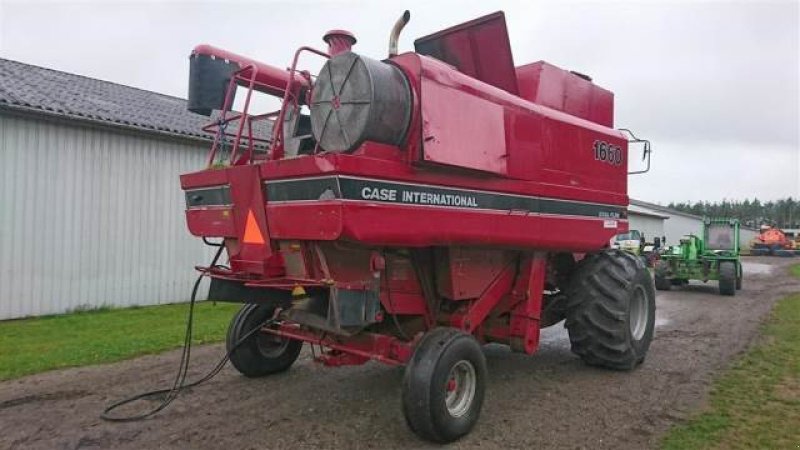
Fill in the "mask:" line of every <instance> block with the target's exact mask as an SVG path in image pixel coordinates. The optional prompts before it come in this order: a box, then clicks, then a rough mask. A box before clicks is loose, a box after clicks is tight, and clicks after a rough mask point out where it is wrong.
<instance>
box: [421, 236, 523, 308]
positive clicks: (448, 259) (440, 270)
mask: <svg viewBox="0 0 800 450" xmlns="http://www.w3.org/2000/svg"><path fill="white" fill-rule="evenodd" d="M437 250H438V251H437V253H436V283H437V289H438V291H439V295H441V296H443V297H445V298H449V299H450V300H465V299H473V298H478V297H480V295H481V294H483V292H484V291H485V290H486V287H487V286H488V285H489V283H490V282H491V280H493V279H494V278H495V277H496V276H497V274H498V273H500V271H501V270H503V268H504V267H506V266H507V265H508V262H509V261H510V259H511V258H512V257H513V254H510V253H509V252H506V251H504V250H496V249H487V248H467V247H448V248H439V249H437Z"/></svg>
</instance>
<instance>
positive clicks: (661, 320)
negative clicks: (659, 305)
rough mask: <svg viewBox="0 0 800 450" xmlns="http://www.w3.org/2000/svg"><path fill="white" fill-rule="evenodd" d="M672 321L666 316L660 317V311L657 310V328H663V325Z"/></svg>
mask: <svg viewBox="0 0 800 450" xmlns="http://www.w3.org/2000/svg"><path fill="white" fill-rule="evenodd" d="M670 322H672V321H671V320H669V319H667V318H666V317H658V312H656V328H661V327H663V326H666V325H669V323H670Z"/></svg>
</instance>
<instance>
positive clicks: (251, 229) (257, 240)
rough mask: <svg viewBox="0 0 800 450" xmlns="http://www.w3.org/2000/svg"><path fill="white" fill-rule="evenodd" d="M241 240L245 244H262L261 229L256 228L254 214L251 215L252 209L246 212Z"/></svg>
mask: <svg viewBox="0 0 800 450" xmlns="http://www.w3.org/2000/svg"><path fill="white" fill-rule="evenodd" d="M242 242H244V243H245V244H263V243H264V235H263V234H261V229H260V228H258V223H257V222H256V216H254V215H253V210H252V209H251V210H250V211H248V212H247V223H246V224H245V226H244V237H243V238H242Z"/></svg>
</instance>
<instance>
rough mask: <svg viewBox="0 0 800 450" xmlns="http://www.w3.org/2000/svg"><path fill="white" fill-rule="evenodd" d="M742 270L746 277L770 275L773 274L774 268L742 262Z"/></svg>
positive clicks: (767, 265)
mask: <svg viewBox="0 0 800 450" xmlns="http://www.w3.org/2000/svg"><path fill="white" fill-rule="evenodd" d="M742 270H743V271H744V273H745V274H746V275H769V274H770V273H771V272H772V266H771V265H769V264H762V263H754V262H746V261H745V262H742Z"/></svg>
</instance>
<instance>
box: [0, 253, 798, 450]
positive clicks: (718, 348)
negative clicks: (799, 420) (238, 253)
mask: <svg viewBox="0 0 800 450" xmlns="http://www.w3.org/2000/svg"><path fill="white" fill-rule="evenodd" d="M791 262H793V259H783V258H747V259H746V260H745V279H744V289H743V290H742V291H741V293H739V294H738V295H737V296H736V297H734V298H730V297H721V296H719V295H717V292H716V283H709V284H708V285H702V284H698V285H692V286H688V287H687V288H684V289H682V290H673V291H671V292H667V293H659V294H658V297H657V304H658V317H657V323H656V325H657V330H656V338H655V340H654V341H653V345H652V347H651V349H650V353H649V355H648V358H647V361H645V363H644V364H643V365H642V366H641V367H640V368H639V369H637V370H635V371H633V372H631V373H624V372H610V371H606V370H601V369H595V368H591V367H587V366H584V365H583V364H582V363H581V362H580V361H579V360H578V359H577V358H576V357H575V356H573V355H572V354H571V353H570V351H569V341H568V338H567V335H566V332H565V330H564V329H563V327H562V325H560V324H559V325H556V326H554V327H551V328H549V329H547V330H544V332H543V333H544V335H543V342H542V347H541V350H540V351H539V353H538V354H536V355H534V356H532V357H529V356H525V355H521V354H516V353H511V352H510V351H509V350H508V349H506V348H504V347H502V346H488V347H486V355H487V358H488V361H489V372H490V382H489V387H488V391H487V400H486V402H485V405H484V409H483V413H482V416H481V420H480V421H479V423H478V426H477V427H476V428H475V430H474V431H473V432H472V434H470V435H469V436H467V437H466V438H464V439H462V440H461V441H459V442H457V443H456V444H454V445H453V447H456V448H473V447H483V448H522V447H525V448H631V449H640V448H645V447H652V446H653V445H654V444H655V443H656V442H657V439H658V436H659V435H660V434H661V433H663V432H664V431H665V430H666V429H667V428H668V427H669V426H670V425H672V424H674V423H675V422H676V421H680V420H681V419H682V418H684V417H686V416H687V414H689V413H690V412H691V411H692V410H694V409H696V408H698V407H700V406H702V404H703V402H704V398H705V396H706V393H707V391H708V386H709V382H710V380H711V379H713V376H714V374H715V373H716V372H717V371H718V370H719V369H720V368H723V367H725V365H726V364H727V363H728V362H729V361H730V360H731V358H732V357H733V356H735V355H736V354H737V353H739V352H741V351H742V350H743V349H745V348H746V347H747V346H748V344H750V343H751V342H752V341H753V339H754V337H755V336H756V335H757V329H758V325H759V323H760V322H761V320H762V319H763V317H764V315H765V314H766V313H767V312H768V311H769V310H770V307H771V306H772V305H773V303H774V301H775V300H776V299H779V298H781V297H783V296H784V295H786V294H787V293H790V292H798V291H800V283H798V282H797V281H795V280H793V279H792V278H790V277H789V276H788V275H787V267H788V265H789V264H790V263H791ZM221 354H222V347H221V346H220V345H212V346H206V347H203V348H198V349H196V351H195V352H193V358H192V359H193V362H194V368H193V370H192V375H194V376H197V375H198V374H200V373H204V372H205V371H206V370H208V369H209V368H210V367H211V366H212V365H213V363H215V362H216V361H217V360H218V358H219V357H220V356H221ZM178 357H179V352H169V353H166V354H163V355H158V356H148V357H142V358H138V359H135V360H131V361H126V362H122V363H117V364H110V365H105V366H97V367H90V368H79V369H69V370H60V371H55V372H50V373H45V374H41V375H34V376H29V377H26V378H23V379H19V380H15V381H8V382H3V383H0V448H25V449H28V448H48V449H50V448H110V447H115V448H137V449H140V448H154V447H167V448H342V449H344V448H347V449H350V448H395V447H397V448H421V447H422V448H424V447H429V446H428V445H427V444H425V443H424V442H421V441H419V440H418V439H417V438H415V437H414V435H413V434H411V432H410V431H408V429H407V428H406V425H405V423H404V420H403V416H402V413H401V411H400V380H401V377H402V374H403V371H402V369H400V368H390V367H385V366H382V365H379V364H372V363H371V364H367V365H365V366H361V367H347V368H339V369H326V368H323V367H319V366H318V365H316V364H314V363H312V361H311V360H310V357H309V355H308V354H307V353H306V354H304V356H301V359H300V360H299V361H298V362H297V363H296V364H295V366H294V367H293V368H292V369H291V370H290V371H289V372H287V373H286V374H282V375H278V376H274V377H272V378H265V379H257V380H251V379H246V378H244V377H241V376H239V375H238V374H237V373H235V371H234V370H233V369H231V368H230V367H228V368H226V369H225V370H223V372H222V373H221V374H220V375H219V376H218V377H217V378H215V379H213V380H212V381H211V382H209V383H207V384H205V385H202V386H199V387H197V388H195V389H193V391H192V392H189V393H186V394H185V395H183V396H182V397H181V398H179V399H178V400H177V401H176V402H175V403H173V405H172V406H171V407H170V409H168V410H167V411H166V412H163V413H162V414H160V415H159V416H157V417H156V418H154V419H150V420H146V421H143V422H136V423H123V424H113V423H106V422H103V421H101V420H100V419H99V418H98V414H99V413H100V411H101V410H102V408H103V406H104V405H106V404H108V403H109V402H111V401H113V400H115V399H119V398H121V397H124V396H128V395H131V394H133V393H137V392H140V391H143V390H147V389H151V388H153V387H162V386H165V385H167V384H168V383H169V382H170V381H171V376H172V374H173V373H174V370H175V368H176V364H177V361H178Z"/></svg>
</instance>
